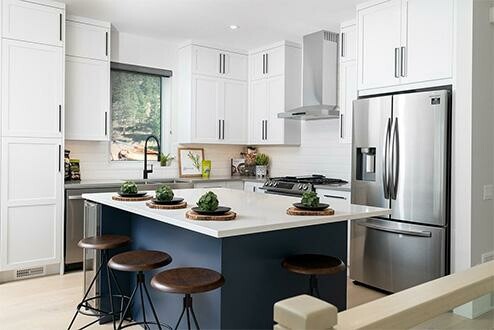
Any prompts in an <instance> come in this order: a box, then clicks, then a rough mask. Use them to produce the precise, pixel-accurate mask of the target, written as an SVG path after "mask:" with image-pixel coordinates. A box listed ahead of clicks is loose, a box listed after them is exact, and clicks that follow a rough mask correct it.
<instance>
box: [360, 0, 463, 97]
mask: <svg viewBox="0 0 494 330" xmlns="http://www.w3.org/2000/svg"><path fill="white" fill-rule="evenodd" d="M357 17H358V19H357V25H358V56H357V57H358V89H359V91H365V90H375V91H376V93H377V92H379V90H378V89H380V88H381V89H382V88H386V87H394V86H407V85H411V86H413V84H422V87H428V86H434V85H438V84H441V82H444V84H447V83H448V80H450V79H451V77H452V67H453V53H454V51H453V31H454V28H453V24H454V1H450V0H437V1H432V2H431V1H426V0H388V1H383V2H379V3H376V2H375V1H374V2H372V3H367V4H362V5H359V6H358V8H357ZM381 92H384V91H381Z"/></svg>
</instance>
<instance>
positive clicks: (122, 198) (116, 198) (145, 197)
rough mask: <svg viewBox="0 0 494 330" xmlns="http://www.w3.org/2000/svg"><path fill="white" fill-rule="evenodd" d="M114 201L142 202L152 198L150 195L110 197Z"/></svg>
mask: <svg viewBox="0 0 494 330" xmlns="http://www.w3.org/2000/svg"><path fill="white" fill-rule="evenodd" d="M111 198H112V199H113V200H114V201H120V202H144V201H148V200H150V199H152V198H153V196H151V195H146V196H141V197H122V196H119V195H115V196H112V197H111Z"/></svg>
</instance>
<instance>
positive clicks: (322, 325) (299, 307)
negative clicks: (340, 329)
mask: <svg viewBox="0 0 494 330" xmlns="http://www.w3.org/2000/svg"><path fill="white" fill-rule="evenodd" d="M337 319H338V310H337V308H336V307H335V306H333V305H331V304H329V303H327V302H325V301H322V300H320V299H317V298H315V297H312V296H309V295H301V296H296V297H293V298H288V299H285V300H281V301H278V302H277V303H276V304H274V321H275V322H277V323H279V324H280V325H281V326H282V327H283V328H287V329H299V330H302V329H310V330H326V329H331V328H332V327H333V326H334V325H336V323H337Z"/></svg>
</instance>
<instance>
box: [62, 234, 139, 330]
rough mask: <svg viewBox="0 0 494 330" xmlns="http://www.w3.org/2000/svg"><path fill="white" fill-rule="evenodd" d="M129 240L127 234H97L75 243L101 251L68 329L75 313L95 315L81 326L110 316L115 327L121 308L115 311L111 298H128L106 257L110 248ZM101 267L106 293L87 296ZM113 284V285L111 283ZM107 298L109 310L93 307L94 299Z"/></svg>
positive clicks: (121, 299) (122, 244) (119, 245)
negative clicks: (97, 264) (114, 292)
mask: <svg viewBox="0 0 494 330" xmlns="http://www.w3.org/2000/svg"><path fill="white" fill-rule="evenodd" d="M130 242H131V239H130V237H128V236H123V235H99V236H91V237H86V238H83V239H81V240H80V241H79V243H77V245H78V246H79V247H80V248H83V249H94V250H99V251H101V262H100V266H99V267H98V269H97V270H96V273H95V274H94V277H93V279H92V281H91V283H90V284H89V287H88V288H87V290H86V292H85V293H84V297H83V298H82V301H81V302H80V303H79V304H78V305H77V308H76V312H75V314H74V316H73V317H72V321H71V322H70V325H69V327H68V329H71V328H72V326H73V324H74V321H75V320H76V318H77V315H79V314H83V315H87V316H97V317H98V318H97V319H96V320H94V321H92V322H90V323H88V324H86V325H85V326H84V327H83V328H86V327H89V326H90V325H92V324H94V323H96V322H98V321H100V320H103V319H104V318H106V317H111V318H112V321H113V327H114V328H115V326H116V320H117V314H120V317H122V315H121V312H122V311H121V310H120V311H116V310H115V309H114V305H113V300H114V298H118V299H120V301H121V302H123V301H124V300H125V299H128V297H127V296H125V295H124V294H123V292H122V289H121V288H120V285H119V284H118V281H117V278H116V277H115V274H114V273H113V270H112V269H110V268H109V267H108V258H109V250H111V249H116V248H120V247H124V246H126V245H128V244H129V243H130ZM103 269H106V281H107V282H106V283H108V294H107V295H97V296H89V293H90V292H91V290H92V288H93V286H94V284H95V282H96V279H97V278H98V277H99V276H100V274H101V271H102V270H103ZM112 284H113V285H112ZM112 286H115V287H116V288H117V294H113V290H112ZM106 298H107V299H108V301H109V303H110V311H105V310H102V309H98V308H95V307H93V306H94V304H93V302H94V300H102V299H106ZM87 310H89V311H91V313H88V312H86V311H87Z"/></svg>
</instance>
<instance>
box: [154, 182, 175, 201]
mask: <svg viewBox="0 0 494 330" xmlns="http://www.w3.org/2000/svg"><path fill="white" fill-rule="evenodd" d="M173 196H174V194H173V190H172V188H170V186H167V185H164V186H161V187H159V188H158V189H156V199H157V200H159V201H171V200H172V199H173Z"/></svg>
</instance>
